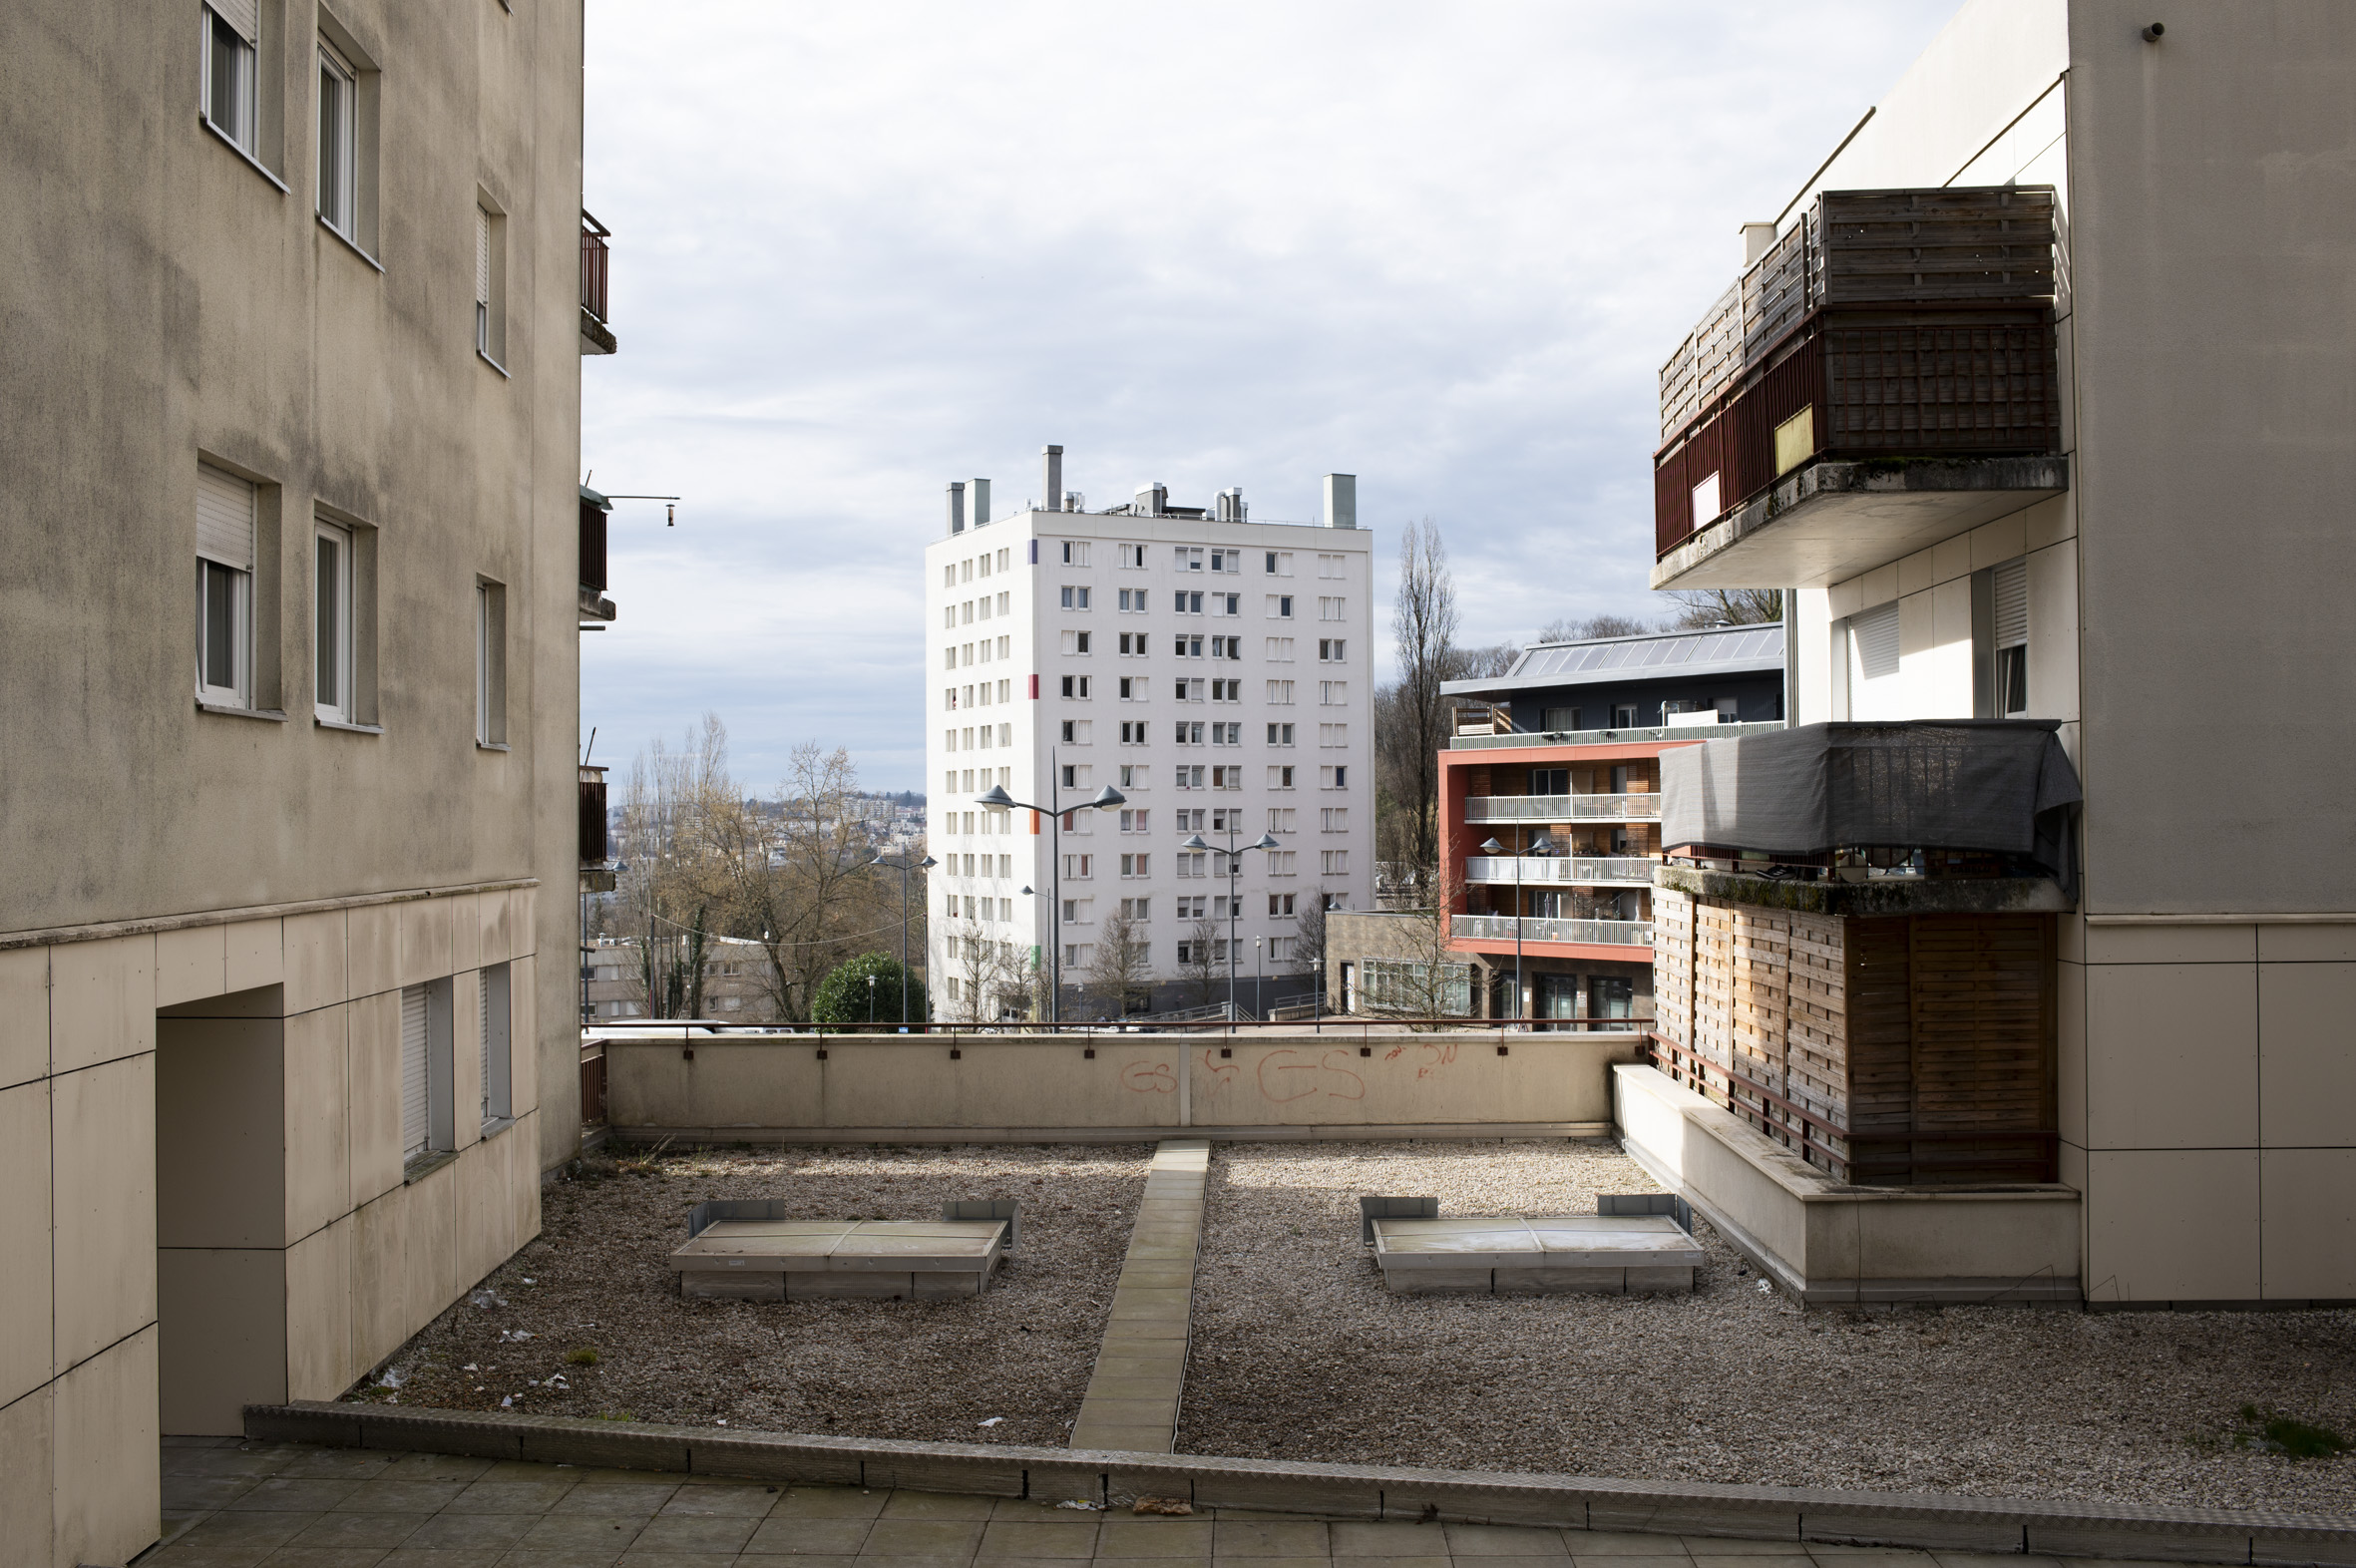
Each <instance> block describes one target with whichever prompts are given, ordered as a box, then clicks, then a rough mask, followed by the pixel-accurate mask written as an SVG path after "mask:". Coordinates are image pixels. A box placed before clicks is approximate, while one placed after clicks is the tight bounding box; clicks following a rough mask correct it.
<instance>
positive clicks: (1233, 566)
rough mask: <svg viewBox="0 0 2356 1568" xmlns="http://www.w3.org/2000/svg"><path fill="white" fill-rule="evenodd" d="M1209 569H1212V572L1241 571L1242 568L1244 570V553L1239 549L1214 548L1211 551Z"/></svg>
mask: <svg viewBox="0 0 2356 1568" xmlns="http://www.w3.org/2000/svg"><path fill="white" fill-rule="evenodd" d="M1211 570H1212V571H1213V572H1241V571H1243V570H1244V553H1243V552H1242V551H1240V550H1214V551H1212V552H1211Z"/></svg>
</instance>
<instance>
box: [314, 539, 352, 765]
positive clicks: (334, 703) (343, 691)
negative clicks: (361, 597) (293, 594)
mask: <svg viewBox="0 0 2356 1568" xmlns="http://www.w3.org/2000/svg"><path fill="white" fill-rule="evenodd" d="M311 550H312V556H313V568H314V570H313V572H312V595H313V596H312V600H311V669H312V682H313V684H312V689H311V703H312V710H313V712H314V713H316V714H317V716H318V717H320V718H323V719H326V720H327V721H328V722H330V723H335V724H349V723H351V722H353V707H352V673H353V671H352V665H353V659H352V534H351V530H349V529H344V528H338V527H336V526H335V525H334V524H332V523H321V524H318V525H316V527H315V531H314V533H313V536H312V545H311Z"/></svg>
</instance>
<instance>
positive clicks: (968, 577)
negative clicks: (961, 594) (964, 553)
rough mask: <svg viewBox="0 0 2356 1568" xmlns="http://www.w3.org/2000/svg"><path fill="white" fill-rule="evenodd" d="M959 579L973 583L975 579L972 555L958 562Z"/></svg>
mask: <svg viewBox="0 0 2356 1568" xmlns="http://www.w3.org/2000/svg"><path fill="white" fill-rule="evenodd" d="M958 581H959V582H960V583H971V582H973V581H974V561H973V558H972V557H968V558H967V559H966V560H964V561H961V562H959V563H958Z"/></svg>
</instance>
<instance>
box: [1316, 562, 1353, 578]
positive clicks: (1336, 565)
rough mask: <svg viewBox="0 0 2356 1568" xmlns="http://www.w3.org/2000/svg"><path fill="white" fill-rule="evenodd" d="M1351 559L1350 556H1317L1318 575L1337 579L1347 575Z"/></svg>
mask: <svg viewBox="0 0 2356 1568" xmlns="http://www.w3.org/2000/svg"><path fill="white" fill-rule="evenodd" d="M1349 560H1350V558H1349V557H1348V556H1320V557H1318V558H1317V575H1318V576H1319V577H1321V578H1333V579H1336V580H1339V579H1341V578H1344V577H1347V576H1348V575H1349V570H1350V569H1349V566H1348V562H1349Z"/></svg>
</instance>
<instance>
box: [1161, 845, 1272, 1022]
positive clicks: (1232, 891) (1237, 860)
mask: <svg viewBox="0 0 2356 1568" xmlns="http://www.w3.org/2000/svg"><path fill="white" fill-rule="evenodd" d="M1235 817H1236V813H1234V812H1232V811H1231V812H1229V813H1228V814H1227V820H1228V821H1229V822H1230V823H1233V822H1234V821H1235ZM1227 836H1228V838H1229V839H1230V840H1233V839H1234V838H1235V829H1234V828H1233V827H1230V828H1229V829H1228V830H1227ZM1178 847H1179V848H1180V849H1188V850H1209V851H1210V852H1211V853H1212V854H1214V855H1224V856H1226V857H1227V1026H1228V1027H1229V1028H1231V1029H1232V1028H1234V1027H1235V950H1236V945H1237V944H1236V931H1235V922H1236V917H1237V916H1238V915H1240V914H1241V913H1242V912H1243V908H1242V900H1241V899H1240V898H1239V897H1238V896H1237V893H1236V887H1235V877H1236V873H1237V871H1239V870H1240V869H1242V866H1243V860H1244V856H1246V855H1247V854H1249V853H1250V852H1252V851H1253V850H1272V849H1275V848H1276V847H1277V842H1276V835H1275V834H1273V833H1263V834H1261V835H1260V842H1259V843H1257V844H1247V845H1245V846H1244V847H1243V848H1242V849H1240V850H1239V849H1234V848H1228V849H1221V848H1220V847H1219V846H1218V845H1216V844H1206V843H1204V842H1203V836H1202V835H1201V834H1199V833H1197V834H1195V835H1194V836H1193V837H1191V838H1189V839H1188V840H1187V841H1186V842H1185V843H1183V844H1181V845H1179V846H1178Z"/></svg>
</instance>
